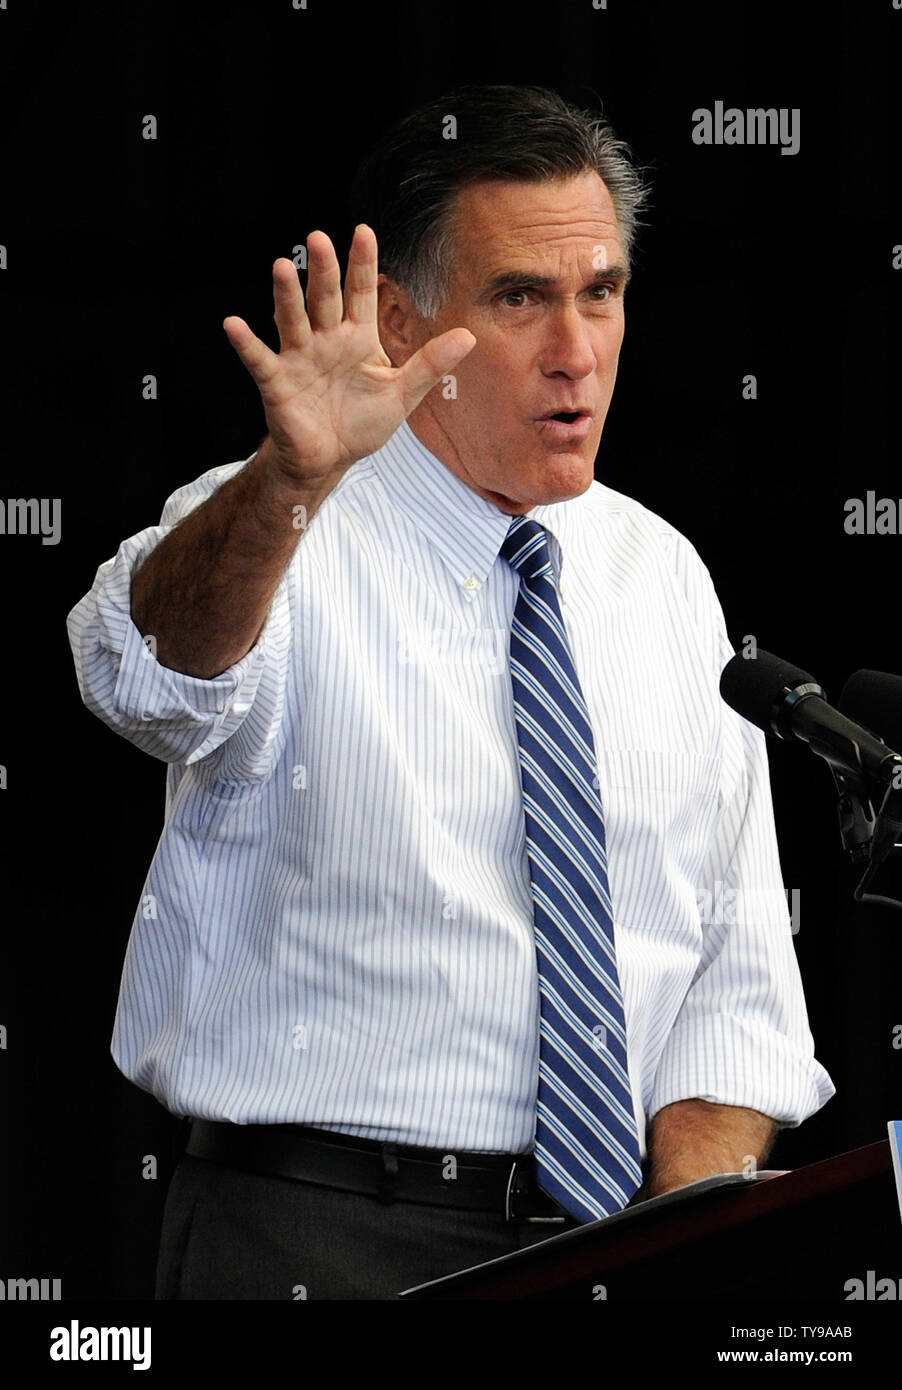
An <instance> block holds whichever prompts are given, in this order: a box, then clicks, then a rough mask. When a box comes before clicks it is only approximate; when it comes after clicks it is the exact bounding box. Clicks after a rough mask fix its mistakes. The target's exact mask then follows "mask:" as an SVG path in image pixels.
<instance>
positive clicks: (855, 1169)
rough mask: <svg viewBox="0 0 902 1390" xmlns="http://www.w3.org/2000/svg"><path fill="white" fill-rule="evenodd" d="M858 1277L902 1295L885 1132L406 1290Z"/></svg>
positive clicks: (539, 1292) (689, 1290)
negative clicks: (887, 1284) (785, 1169)
mask: <svg viewBox="0 0 902 1390" xmlns="http://www.w3.org/2000/svg"><path fill="white" fill-rule="evenodd" d="M869 1271H870V1279H869V1278H868V1275H869ZM856 1279H857V1280H860V1281H861V1283H862V1285H866V1286H869V1287H870V1289H871V1292H870V1297H871V1298H875V1297H879V1296H880V1295H879V1293H878V1294H875V1293H874V1292H873V1289H874V1285H875V1281H877V1280H892V1281H893V1283H894V1285H895V1287H896V1290H897V1292H896V1295H895V1296H896V1297H897V1298H902V1219H900V1211H899V1201H898V1199H897V1195H896V1185H895V1181H894V1177H893V1160H892V1156H891V1151H890V1145H889V1142H888V1141H887V1140H882V1141H881V1142H879V1143H876V1144H869V1145H867V1146H866V1147H864V1148H860V1149H853V1150H851V1151H850V1152H849V1153H844V1154H839V1155H837V1156H836V1157H835V1158H830V1159H826V1160H824V1161H822V1162H819V1163H812V1164H810V1165H809V1166H807V1167H805V1168H797V1169H794V1170H793V1171H791V1172H789V1173H781V1174H765V1173H759V1174H756V1175H755V1177H754V1178H746V1177H744V1176H743V1175H742V1174H727V1175H723V1174H722V1175H719V1176H717V1177H714V1178H708V1179H704V1180H702V1181H701V1182H698V1183H692V1184H690V1185H689V1186H688V1187H684V1188H680V1189H678V1190H677V1191H676V1192H670V1193H665V1194H664V1196H662V1197H656V1198H652V1199H651V1200H649V1201H646V1202H641V1203H639V1204H638V1205H637V1206H635V1207H627V1208H626V1209H625V1210H624V1211H621V1212H617V1213H615V1215H613V1216H609V1217H607V1218H605V1219H604V1220H601V1221H594V1222H591V1223H590V1224H588V1225H585V1226H581V1227H580V1228H579V1229H578V1230H572V1231H565V1232H564V1233H563V1234H562V1235H558V1236H553V1237H551V1238H550V1239H549V1240H545V1241H541V1242H540V1243H539V1244H537V1245H532V1246H530V1247H528V1248H527V1249H525V1250H520V1251H517V1252H516V1253H514V1254H512V1255H505V1256H503V1257H502V1258H500V1259H496V1260H490V1261H488V1263H486V1264H481V1265H476V1266H474V1267H473V1268H471V1269H467V1270H462V1271H461V1272H459V1273H457V1274H452V1275H448V1276H447V1277H446V1278H443V1279H436V1280H433V1281H431V1282H430V1283H428V1284H421V1285H419V1286H418V1287H416V1288H413V1289H406V1290H404V1292H403V1293H401V1295H400V1297H401V1298H404V1299H407V1300H409V1301H425V1300H430V1299H432V1300H443V1299H456V1300H460V1299H463V1300H479V1301H485V1300H502V1301H510V1300H526V1299H540V1300H551V1301H566V1302H587V1301H591V1300H594V1299H601V1298H611V1299H616V1300H617V1301H618V1302H620V1301H623V1300H624V1299H632V1300H644V1299H657V1300H668V1301H670V1300H675V1299H684V1300H685V1299H704V1300H710V1299H715V1300H729V1299H734V1300H735V1299H749V1298H751V1299H780V1300H787V1299H799V1300H806V1299H824V1300H827V1301H836V1302H843V1301H845V1300H847V1299H848V1298H849V1292H850V1291H851V1289H847V1287H846V1285H847V1283H848V1281H850V1280H856ZM865 1296H867V1295H865ZM884 1296H886V1295H884Z"/></svg>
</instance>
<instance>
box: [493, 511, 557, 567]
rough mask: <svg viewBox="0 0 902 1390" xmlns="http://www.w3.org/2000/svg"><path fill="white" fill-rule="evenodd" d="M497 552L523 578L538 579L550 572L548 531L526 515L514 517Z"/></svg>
mask: <svg viewBox="0 0 902 1390" xmlns="http://www.w3.org/2000/svg"><path fill="white" fill-rule="evenodd" d="M499 553H500V555H501V557H502V559H504V560H506V561H507V563H508V564H509V565H510V566H511V567H512V568H513V569H515V570H516V571H517V573H518V574H520V575H522V576H523V578H524V579H527V580H529V579H539V578H541V577H542V576H543V575H548V574H551V556H550V555H549V553H548V533H547V532H546V530H545V527H544V526H540V525H539V523H538V522H537V521H531V520H530V518H529V517H528V516H515V517H514V519H513V521H512V522H511V524H510V530H509V531H508V533H507V535H506V536H505V538H504V540H503V541H502V543H501V550H500V552H499Z"/></svg>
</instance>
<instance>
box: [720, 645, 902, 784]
mask: <svg viewBox="0 0 902 1390" xmlns="http://www.w3.org/2000/svg"><path fill="white" fill-rule="evenodd" d="M875 674H876V675H881V674H882V673H880V672H876V673H874V672H871V673H868V672H859V673H858V675H859V676H865V677H868V676H873V675H875ZM889 679H890V680H892V681H896V682H898V688H897V689H896V690H895V692H893V691H892V690H891V689H890V690H889V693H887V690H888V687H887V686H886V685H885V684H883V683H880V682H874V681H872V680H869V679H866V680H863V681H858V680H857V678H856V677H852V678H851V679H850V680H849V682H847V685H846V689H844V691H843V694H844V696H845V695H846V693H847V691H848V692H849V694H848V698H849V700H855V701H856V702H857V701H858V700H859V699H860V697H861V692H862V691H863V690H864V691H866V692H870V691H873V690H875V689H878V690H879V692H880V694H881V698H883V699H885V700H886V702H887V704H888V703H889V701H890V700H891V699H892V698H893V693H894V694H895V702H896V704H897V705H898V702H899V689H900V688H902V679H899V678H898V677H890V678H889ZM853 682H854V684H853ZM849 687H851V690H849ZM720 693H721V695H722V696H723V698H724V700H726V702H727V704H728V705H729V706H730V707H731V708H732V709H734V710H735V711H736V713H737V714H741V715H742V716H743V718H744V719H748V720H749V722H750V723H752V724H755V725H757V727H758V728H759V729H763V730H764V732H765V733H772V734H776V736H777V738H781V739H786V740H791V739H797V740H799V741H800V742H802V743H807V744H808V747H809V748H810V749H811V751H812V752H813V753H817V755H818V757H821V758H824V759H825V761H826V762H828V763H829V764H830V765H831V767H832V768H833V769H834V770H836V771H838V772H840V773H842V774H845V775H846V776H849V777H851V778H853V779H854V780H855V781H857V782H861V781H863V780H867V781H870V782H876V783H878V784H880V785H882V786H890V785H893V784H895V785H896V786H897V787H899V786H902V780H900V779H902V756H900V754H898V753H896V752H894V751H893V749H892V748H889V747H887V745H886V744H885V743H883V742H882V741H881V740H880V739H879V738H877V737H876V736H875V735H874V734H872V733H871V732H870V731H869V730H868V729H866V728H864V727H863V726H862V725H861V724H858V723H856V722H855V720H853V719H850V718H849V717H848V716H847V715H846V714H845V713H841V712H840V711H839V710H837V709H834V708H833V706H832V705H830V704H828V703H827V697H826V693H825V691H824V689H823V687H822V686H821V685H819V684H818V682H817V681H816V680H815V678H814V676H812V675H811V674H810V672H808V671H803V670H802V669H801V667H799V666H793V665H791V663H790V662H788V661H784V660H783V659H782V658H781V657H779V656H774V655H773V654H772V653H771V652H765V651H762V650H761V649H760V647H759V648H758V653H757V656H755V657H744V656H741V655H737V656H734V657H733V658H732V660H731V661H728V662H727V664H726V666H725V667H724V669H723V672H722V673H721V677H720ZM865 698H867V696H865ZM856 708H857V705H856ZM897 774H898V775H897ZM894 779H895V781H894Z"/></svg>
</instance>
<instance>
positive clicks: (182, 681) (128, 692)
mask: <svg viewBox="0 0 902 1390" xmlns="http://www.w3.org/2000/svg"><path fill="white" fill-rule="evenodd" d="M160 539H161V528H158V527H152V528H149V530H147V531H145V532H143V533H141V534H140V535H139V536H136V537H133V538H132V539H131V540H130V541H129V542H125V543H123V545H122V546H120V548H119V551H118V553H117V555H116V556H115V558H114V559H113V560H111V561H109V562H108V566H102V567H101V568H102V569H105V570H106V571H107V572H106V574H105V575H104V576H103V580H102V582H101V583H99V584H98V585H97V586H96V592H95V602H96V614H97V626H96V629H95V632H96V640H97V642H98V644H99V646H100V647H101V648H102V649H103V650H104V651H106V652H107V654H108V659H109V660H110V661H111V663H112V665H113V669H114V670H115V684H114V686H113V692H112V703H113V706H114V708H115V710H116V711H117V712H118V714H119V716H120V717H121V718H124V719H125V720H127V721H133V722H134V723H135V724H140V723H146V724H147V725H148V726H152V725H153V724H158V725H165V726H168V727H169V729H170V730H171V731H172V732H173V733H174V732H175V731H178V738H177V741H178V743H179V744H180V745H183V746H184V755H183V756H182V757H180V758H179V759H178V760H179V761H180V762H183V763H184V764H185V765H188V764H190V763H194V762H197V761H199V760H200V759H201V758H204V757H206V755H207V754H208V753H210V752H211V751H212V750H213V749H214V748H216V747H218V746H219V744H221V743H222V742H223V740H224V739H225V738H227V737H228V736H229V735H230V734H231V733H232V732H234V730H235V729H236V728H237V727H238V725H239V724H240V723H241V722H242V720H243V719H244V717H245V715H246V714H247V712H248V710H249V709H250V707H251V705H252V704H253V701H254V696H255V694H256V691H257V687H258V685H259V683H260V677H261V675H262V673H263V671H264V668H265V666H266V652H267V635H268V629H270V628H271V625H272V622H273V615H274V610H275V607H276V605H275V603H273V604H272V605H271V606H270V609H269V612H268V613H267V617H266V622H265V624H264V627H263V630H262V631H261V634H260V637H259V638H258V640H257V642H256V643H255V645H254V646H253V647H252V648H251V649H250V651H248V652H246V653H245V655H244V656H243V657H241V659H240V660H239V661H236V662H235V663H234V665H232V666H230V667H228V669H227V670H225V671H222V672H220V674H219V675H217V676H213V677H210V678H204V677H201V676H191V675H187V674H185V673H184V672H182V671H175V670H172V669H171V668H170V667H168V666H163V665H162V664H161V663H160V662H159V661H158V660H157V658H156V656H155V654H154V651H153V644H152V642H151V640H150V635H148V636H147V637H143V636H142V635H141V633H140V631H139V630H138V628H137V627H136V625H135V623H134V621H133V620H132V617H131V578H132V575H133V574H134V573H135V572H136V571H137V569H138V567H139V565H140V563H141V562H142V561H143V559H144V557H145V555H147V554H149V553H150V551H151V550H152V549H154V547H155V546H156V544H158V543H159V540H160ZM204 730H206V737H202V735H203V733H204ZM198 738H200V742H197V743H196V744H195V740H197V739H198Z"/></svg>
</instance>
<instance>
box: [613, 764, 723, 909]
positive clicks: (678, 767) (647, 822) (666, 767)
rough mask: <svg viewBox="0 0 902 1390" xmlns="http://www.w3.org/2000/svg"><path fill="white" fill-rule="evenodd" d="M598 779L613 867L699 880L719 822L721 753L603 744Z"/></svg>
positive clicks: (625, 874)
mask: <svg viewBox="0 0 902 1390" xmlns="http://www.w3.org/2000/svg"><path fill="white" fill-rule="evenodd" d="M598 778H599V789H600V792H601V804H602V810H603V812H604V820H605V829H606V839H607V845H608V852H609V856H610V858H611V868H612V871H614V870H615V867H616V865H615V862H614V861H615V860H619V873H620V874H621V876H623V877H626V878H628V879H632V878H633V876H634V875H635V874H636V873H637V872H638V873H640V874H641V876H642V878H643V879H645V881H646V884H647V885H649V886H650V884H649V880H651V879H653V878H655V877H656V876H657V878H658V879H659V881H660V883H661V888H662V891H666V889H665V884H664V881H665V880H666V879H670V880H671V887H673V880H674V879H682V880H683V882H684V883H685V882H686V880H687V879H688V880H690V881H693V882H695V881H698V879H699V878H700V876H701V874H702V872H703V866H704V861H705V857H706V855H707V853H708V849H709V847H710V844H711V840H712V837H713V834H714V830H715V827H716V824H717V814H718V807H719V796H718V791H719V779H720V756H719V755H718V754H716V753H692V752H687V751H684V750H671V749H660V748H619V749H616V750H610V749H604V750H601V751H599V754H598Z"/></svg>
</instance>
